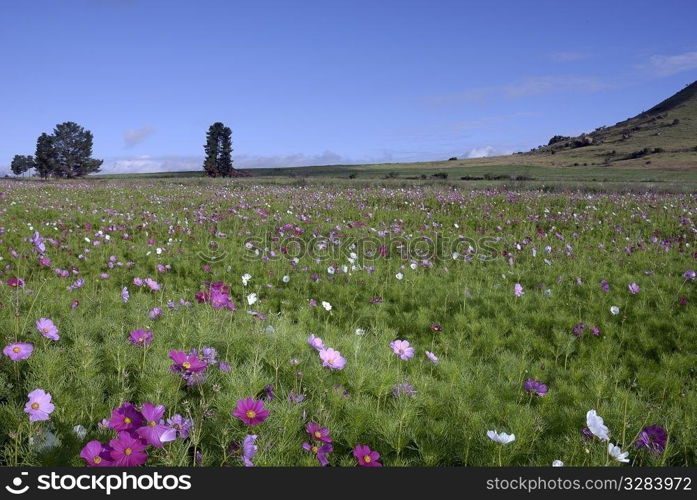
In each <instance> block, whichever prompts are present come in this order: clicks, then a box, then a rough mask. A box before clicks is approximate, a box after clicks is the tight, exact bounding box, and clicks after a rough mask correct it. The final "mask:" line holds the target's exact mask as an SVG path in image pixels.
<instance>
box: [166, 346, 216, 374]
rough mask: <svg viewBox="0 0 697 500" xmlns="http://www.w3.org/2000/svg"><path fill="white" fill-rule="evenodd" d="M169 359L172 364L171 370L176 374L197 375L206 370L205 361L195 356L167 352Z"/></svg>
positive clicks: (178, 352) (180, 352) (182, 352)
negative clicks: (187, 373)
mask: <svg viewBox="0 0 697 500" xmlns="http://www.w3.org/2000/svg"><path fill="white" fill-rule="evenodd" d="M169 358H170V359H171V360H172V361H173V362H174V364H173V365H172V370H173V371H176V372H189V373H197V372H202V371H204V370H205V369H206V367H207V365H206V362H205V361H202V360H200V359H199V358H198V356H196V355H195V354H187V353H185V352H184V351H169Z"/></svg>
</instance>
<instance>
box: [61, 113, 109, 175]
mask: <svg viewBox="0 0 697 500" xmlns="http://www.w3.org/2000/svg"><path fill="white" fill-rule="evenodd" d="M51 150H52V160H53V162H54V163H53V169H52V170H51V173H52V174H53V175H55V176H57V177H67V178H73V177H82V176H83V175H87V174H90V173H93V172H99V167H100V165H101V164H102V163H103V162H104V160H97V159H95V158H92V132H90V131H89V130H85V129H84V128H82V127H81V126H80V125H78V124H77V123H74V122H65V123H61V124H59V125H56V128H55V129H53V136H52V138H51Z"/></svg>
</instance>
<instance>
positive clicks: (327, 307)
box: [322, 300, 332, 311]
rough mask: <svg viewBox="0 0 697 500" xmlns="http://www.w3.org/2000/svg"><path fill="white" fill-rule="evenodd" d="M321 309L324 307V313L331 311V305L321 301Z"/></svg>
mask: <svg viewBox="0 0 697 500" xmlns="http://www.w3.org/2000/svg"><path fill="white" fill-rule="evenodd" d="M322 307H324V309H325V310H326V311H331V310H332V305H331V304H330V303H329V302H327V301H325V300H323V301H322Z"/></svg>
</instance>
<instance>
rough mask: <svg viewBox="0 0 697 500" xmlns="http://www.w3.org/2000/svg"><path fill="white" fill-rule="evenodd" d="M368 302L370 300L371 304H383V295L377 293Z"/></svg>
mask: <svg viewBox="0 0 697 500" xmlns="http://www.w3.org/2000/svg"><path fill="white" fill-rule="evenodd" d="M368 302H370V303H371V304H382V297H380V296H377V295H376V296H375V297H373V298H371V299H370V300H369V301H368Z"/></svg>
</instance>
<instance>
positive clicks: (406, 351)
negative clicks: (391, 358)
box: [390, 340, 414, 361]
mask: <svg viewBox="0 0 697 500" xmlns="http://www.w3.org/2000/svg"><path fill="white" fill-rule="evenodd" d="M390 348H392V352H394V353H395V354H396V355H397V356H399V357H400V358H401V359H402V360H404V361H407V360H409V359H411V358H413V357H414V348H413V347H411V346H409V341H408V340H395V341H394V342H390Z"/></svg>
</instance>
